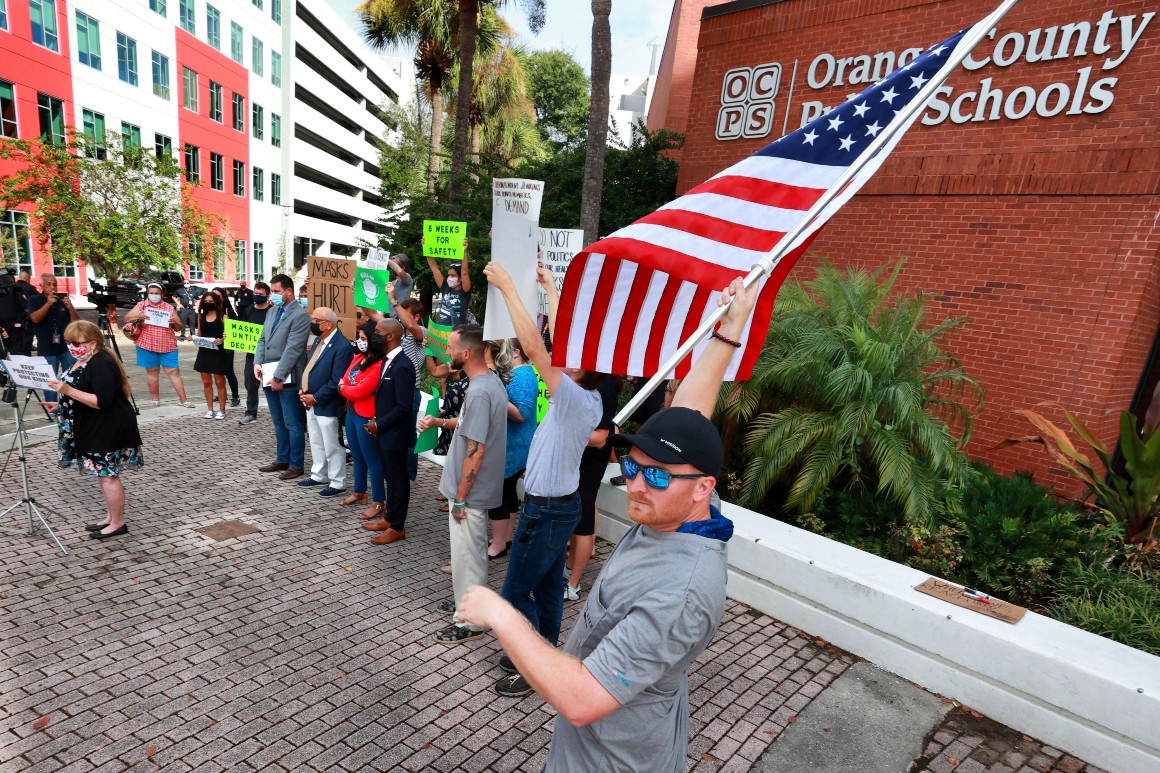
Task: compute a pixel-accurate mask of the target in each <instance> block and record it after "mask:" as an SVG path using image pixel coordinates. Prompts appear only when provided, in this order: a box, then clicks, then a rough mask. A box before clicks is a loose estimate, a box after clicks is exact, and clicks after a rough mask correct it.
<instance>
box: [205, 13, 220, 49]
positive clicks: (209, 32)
mask: <svg viewBox="0 0 1160 773" xmlns="http://www.w3.org/2000/svg"><path fill="white" fill-rule="evenodd" d="M205 42H206V43H209V44H210V45H211V46H213V47H214V48H216V49H217V50H218V51H221V50H222V14H221V11H219V10H218V9H216V8H214V7H213V6H212V5H207V6H206V7H205Z"/></svg>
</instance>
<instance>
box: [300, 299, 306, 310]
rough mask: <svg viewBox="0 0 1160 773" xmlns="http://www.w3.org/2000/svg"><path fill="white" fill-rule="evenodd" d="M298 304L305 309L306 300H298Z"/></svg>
mask: <svg viewBox="0 0 1160 773" xmlns="http://www.w3.org/2000/svg"><path fill="white" fill-rule="evenodd" d="M298 302H299V303H301V304H302V308H306V299H305V298H299V299H298Z"/></svg>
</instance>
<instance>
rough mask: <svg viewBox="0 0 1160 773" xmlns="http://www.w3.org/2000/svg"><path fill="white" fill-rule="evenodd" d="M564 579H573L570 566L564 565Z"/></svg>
mask: <svg viewBox="0 0 1160 773" xmlns="http://www.w3.org/2000/svg"><path fill="white" fill-rule="evenodd" d="M564 579H565V580H571V579H572V570H571V569H569V568H568V567H566V566H565V567H564Z"/></svg>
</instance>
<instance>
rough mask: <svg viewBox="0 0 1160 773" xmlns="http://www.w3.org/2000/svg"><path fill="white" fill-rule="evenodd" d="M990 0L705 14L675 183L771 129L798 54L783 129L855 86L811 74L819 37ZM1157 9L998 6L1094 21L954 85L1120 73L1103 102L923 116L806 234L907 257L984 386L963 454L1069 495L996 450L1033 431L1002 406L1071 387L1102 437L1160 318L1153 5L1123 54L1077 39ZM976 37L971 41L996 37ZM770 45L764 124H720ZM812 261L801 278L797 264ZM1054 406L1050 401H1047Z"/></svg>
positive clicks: (934, 311) (1146, 5) (834, 251)
mask: <svg viewBox="0 0 1160 773" xmlns="http://www.w3.org/2000/svg"><path fill="white" fill-rule="evenodd" d="M992 5H993V4H992V2H990V0H988V1H987V2H974V1H972V0H948V1H946V2H928V1H925V0H874V1H871V0H829V1H828V2H821V1H820V0H785V1H784V2H780V3H773V4H770V5H766V6H761V7H757V8H753V9H749V10H745V11H738V12H736V13H730V14H726V15H723V16H719V17H715V18H710V19H706V20H705V21H704V22H703V23H702V25H701V35H700V41H699V47H698V57H697V70H696V77H695V79H694V83H693V88H692V91H691V104H692V105H693V109H692V110H691V115H692V116H697V118H695V119H693V120H691V121H690V123H689V126H688V128H687V136H688V142H687V144H686V147H685V151H684V158H683V162H682V166H681V173H680V181H679V184H678V188H679V190H680V191H684V190H687V189H688V188H690V187H692V186H693V185H696V184H697V183H699V182H701V181H702V180H704V179H705V178H707V177H709V176H710V175H712V174H714V173H716V172H718V171H720V170H721V169H722V168H724V167H726V166H728V165H729V164H731V163H734V162H735V161H737V160H739V159H740V158H742V157H744V156H745V155H747V154H749V153H752V152H753V151H754V150H757V149H758V148H760V147H762V146H763V145H764V144H766V143H768V142H769V141H772V140H773V139H774V138H776V136H778V135H779V134H780V128H781V118H782V116H784V114H785V103H786V94H787V91H788V88H787V87H788V83H789V79H790V75H791V71H792V69H793V62H794V60H795V59H797V60H798V61H799V65H798V67H799V74H798V79H797V83H796V88H795V93H794V106H793V107H791V109H790V110H791V112H790V115H791V118H790V124H789V131H792V130H793V129H795V128H797V126H798V115H799V114H800V113H799V110H800V104H801V101H802V100H805V99H820V100H822V101H824V102H825V103H826V104H828V105H833V104H836V103H837V102H839V101H841V100H843V99H845V97H846V95H847V94H848V93H851V92H853V91H856V90H859V89H860V88H862V87H861V86H859V87H850V86H845V87H838V88H831V89H829V90H823V91H815V90H813V89H811V88H809V87H808V85H807V84H806V82H805V77H804V71H805V69H806V68H808V67H809V64H810V62H811V61H812V60H813V59H814V57H815V56H817V55H818V54H819V53H822V52H829V53H831V54H833V55H834V56H835V57H844V56H856V55H859V54H871V55H873V54H874V53H876V52H878V51H885V50H893V51H901V50H902V49H904V48H907V47H912V46H913V47H922V48H925V47H927V46H930V45H932V44H934V43H936V42H938V41H939V40H942V39H944V38H946V37H947V36H949V35H950V34H951V33H953V32H954V31H956V30H958V29H960V28H962V27H965V26H967V25H969V24H971V23H973V22H975V21H976V20H977V19H979V18H981V17H982V16H983V15H984V14H985V13H986V12H988V11H989V10H990V9H991V7H992ZM1108 9H1111V10H1112V11H1114V12H1115V14H1116V15H1117V16H1118V17H1123V16H1127V15H1132V14H1134V15H1135V16H1136V20H1135V23H1136V24H1137V25H1138V24H1139V23H1140V21H1141V16H1142V14H1144V13H1147V12H1149V11H1152V10H1156V6H1155V3H1154V2H1145V1H1144V0H1127V1H1125V2H1113V3H1106V2H1091V1H1090V0H1058V2H1054V3H1023V4H1020V5H1018V6H1016V8H1015V9H1014V10H1013V11H1012V12H1011V13H1010V14H1009V15H1008V17H1007V18H1006V19H1005V20H1004V21H1003V22H1002V23H1001V24H1000V26H999V31H998V34H997V35H996V38H995V40H998V39H1000V38H1002V37H1003V36H1004V35H1006V34H1007V33H1010V32H1022V33H1027V32H1028V31H1029V30H1032V29H1035V28H1045V27H1049V26H1052V25H1056V24H1059V25H1062V24H1067V23H1072V22H1078V21H1088V22H1090V23H1091V24H1092V25H1093V32H1092V38H1093V41H1089V52H1088V54H1087V55H1086V56H1083V57H1075V58H1065V59H1058V60H1053V61H1041V62H1036V63H1028V62H1025V61H1019V62H1017V63H1015V64H1012V65H1011V66H1008V67H998V66H996V65H995V64H994V63H991V64H988V65H987V66H985V67H983V68H982V69H979V70H976V71H966V70H962V69H960V70H958V71H957V72H956V73H955V74H954V75H953V76H952V77H951V79H950V81H948V84H947V85H949V86H951V87H953V88H954V89H955V92H954V95H952V98H953V97H954V96H957V95H958V94H961V93H963V92H964V91H971V90H978V88H979V82H980V80H982V79H983V78H991V79H992V81H993V82H992V88H998V89H1003V90H1004V91H1005V92H1008V93H1009V92H1010V91H1011V90H1013V89H1015V88H1017V87H1019V86H1022V85H1029V86H1031V87H1033V88H1035V89H1036V90H1037V91H1039V90H1042V89H1043V88H1044V87H1045V86H1046V85H1047V84H1050V83H1055V82H1062V83H1065V84H1069V85H1074V84H1075V83H1076V81H1077V79H1078V77H1079V76H1077V74H1076V71H1077V70H1079V69H1080V68H1083V67H1088V66H1092V67H1093V70H1092V74H1091V77H1090V81H1095V80H1098V79H1100V78H1104V77H1115V78H1117V82H1116V83H1115V85H1114V86H1113V87H1111V88H1112V90H1113V92H1114V95H1115V98H1114V102H1113V103H1112V105H1111V106H1110V108H1108V109H1107V110H1106V111H1104V112H1102V113H1099V114H1097V115H1087V114H1085V115H1079V116H1068V115H1064V114H1060V115H1057V116H1055V117H1052V118H1041V117H1039V116H1037V115H1035V113H1032V114H1031V115H1030V116H1028V117H1026V118H1023V119H1021V120H1011V119H1008V118H1000V119H999V120H996V121H982V122H969V123H965V124H953V123H951V122H950V121H949V120H947V121H945V122H943V123H941V124H939V125H936V126H923V125H921V124H919V125H916V126H915V128H914V129H912V130H911V132H910V134H909V135H908V136H907V137H906V138H905V139H904V140H903V142H902V143H901V144H900V145H899V147H898V149H897V150H896V151H895V153H894V155H893V156H892V157H891V159H890V160H889V161H888V162H887V163H886V164H885V165H884V166H883V168H882V170H881V171H880V172H879V174H878V176H877V177H876V178H875V179H874V180H873V181H872V182H871V183H870V184H869V185H868V186H867V187H866V188H864V189H863V191H862V193H860V194H859V195H858V197H856V198H855V200H854V201H853V202H851V203H850V204H849V205H847V206H846V207H845V208H844V209H843V211H842V212H841V213H840V214H839V215H838V216H837V217H836V218H835V219H834V220H833V221H832V222H831V224H830V225H829V226H828V227H827V228H826V230H825V231H824V232H823V234H822V235H821V237H819V239H818V240H817V241H816V242H815V245H814V246H815V249H816V250H817V252H819V253H821V254H823V255H825V256H826V257H827V258H829V259H830V260H832V261H833V262H835V263H837V264H838V265H843V266H844V265H854V264H860V265H867V266H877V265H881V264H882V263H884V262H887V261H891V260H894V259H896V258H897V257H899V256H900V255H907V256H909V261H908V263H907V267H906V269H905V271H904V273H903V275H902V278H901V284H902V286H903V288H905V289H908V290H912V291H913V290H920V291H923V292H928V293H930V294H932V296H933V299H932V303H931V306H930V311H931V316H932V317H933V318H934V319H942V318H944V317H945V316H948V315H955V316H967V317H970V318H971V319H972V320H973V322H972V323H971V324H970V325H969V326H967V327H965V328H962V329H960V330H959V331H958V332H956V333H955V334H954V335H953V336H952V337H951V338H950V339H948V346H949V349H950V350H951V352H952V353H953V354H954V355H955V356H957V357H959V358H960V359H961V361H962V362H963V364H964V366H965V367H966V369H967V371H968V372H969V373H970V374H972V375H973V376H975V377H976V378H977V379H978V380H979V382H980V383H981V384H982V385H983V386H984V387H985V388H986V408H985V411H984V413H983V415H982V416H981V417H980V419H979V420H978V422H977V424H976V429H975V435H974V440H973V441H972V443H971V445H970V448H969V450H970V452H971V453H972V455H974V456H977V457H980V458H983V459H985V460H986V461H988V462H989V463H991V464H993V465H995V466H996V467H997V468H998V469H1000V470H1002V471H1004V472H1009V471H1011V470H1013V469H1031V470H1035V471H1036V473H1037V476H1038V477H1039V478H1040V479H1042V480H1046V481H1047V482H1048V483H1051V484H1054V485H1056V486H1057V487H1059V488H1061V489H1064V490H1067V491H1069V492H1072V493H1077V491H1078V490H1077V488H1076V487H1075V486H1074V485H1073V484H1072V483H1071V480H1070V479H1069V478H1068V477H1067V476H1066V475H1065V474H1064V473H1063V472H1062V471H1060V470H1052V469H1049V468H1048V465H1047V464H1046V457H1045V455H1044V453H1043V451H1042V450H1041V449H1039V448H1038V447H1036V446H1031V445H1025V446H1019V447H1016V448H1013V449H1006V450H1001V451H996V450H991V449H992V447H993V446H994V445H995V444H997V443H998V442H999V441H1001V440H1003V439H1004V438H1008V437H1013V436H1020V435H1025V434H1029V433H1030V429H1031V428H1030V425H1029V424H1028V423H1027V422H1026V421H1025V420H1024V419H1023V418H1022V417H1020V416H1018V415H1016V414H1015V411H1017V410H1019V409H1022V408H1030V407H1033V406H1034V405H1035V404H1036V403H1039V402H1042V401H1046V400H1049V401H1056V402H1060V403H1063V404H1065V405H1066V406H1068V407H1069V408H1070V409H1071V410H1072V411H1074V412H1076V413H1078V414H1079V415H1080V416H1081V417H1082V418H1083V419H1084V420H1085V421H1088V422H1090V423H1091V424H1092V425H1093V426H1094V427H1095V428H1096V430H1097V432H1098V434H1099V435H1100V437H1102V438H1106V439H1108V440H1109V441H1111V440H1112V439H1113V438H1114V435H1115V433H1116V422H1117V415H1118V412H1119V411H1120V410H1123V409H1125V408H1127V407H1128V403H1129V402H1130V400H1131V398H1132V394H1133V392H1134V390H1135V388H1136V385H1137V383H1138V381H1139V379H1140V376H1141V370H1142V368H1143V366H1144V361H1145V358H1146V356H1147V353H1148V348H1149V346H1150V345H1151V343H1152V339H1153V337H1154V336H1155V335H1156V332H1157V328H1158V325H1160V207H1158V204H1160V200H1158V197H1157V194H1158V193H1160V149H1158V148H1157V139H1156V131H1157V127H1160V102H1158V100H1157V95H1158V93H1160V74H1158V73H1160V16H1157V17H1155V18H1153V19H1152V20H1151V21H1150V22H1149V24H1148V25H1147V26H1146V27H1145V28H1144V32H1143V34H1142V35H1141V37H1140V39H1139V40H1138V41H1137V43H1136V45H1135V48H1134V49H1133V51H1132V53H1131V55H1130V56H1128V58H1127V59H1125V60H1124V61H1123V62H1122V63H1121V64H1120V65H1119V66H1118V67H1115V68H1113V69H1109V70H1102V69H1101V67H1102V64H1103V62H1104V60H1105V59H1106V58H1108V57H1115V56H1116V55H1117V54H1118V52H1119V43H1118V41H1119V35H1118V32H1119V25H1118V24H1117V25H1116V26H1115V27H1112V28H1111V31H1112V32H1113V33H1114V37H1113V39H1114V40H1115V46H1114V50H1113V51H1111V52H1109V53H1105V54H1101V55H1096V54H1092V53H1091V52H1090V47H1091V43H1092V42H1094V35H1095V30H1094V27H1095V25H1096V22H1097V21H1098V20H1099V19H1100V17H1101V15H1102V14H1103V13H1104V12H1105V11H1107V10H1108ZM995 40H984V42H983V43H982V44H980V46H979V47H978V48H977V49H976V52H975V56H976V57H977V58H982V56H984V55H986V54H990V53H991V52H992V50H993V49H994V47H995ZM771 61H778V62H781V63H782V66H783V76H782V78H783V80H782V88H781V92H780V94H779V96H778V98H777V100H776V107H777V116H778V118H777V120H776V129H775V131H773V132H772V133H771V134H770V136H769V137H767V138H765V139H762V140H736V141H725V142H722V141H718V140H717V139H716V138H715V136H714V131H715V119H716V114H717V108H718V107H719V105H720V90H721V81H722V77H723V75H724V73H725V71H726V70H728V69H730V68H734V67H740V66H752V65H756V64H761V63H765V62H771ZM815 265H816V263H815V262H814V261H813V260H811V259H807V260H805V261H803V262H802V263H801V264H800V265H799V267H798V268H797V269H795V272H794V273H795V276H797V277H809V276H810V275H811V274H812V270H813V268H814V266H815ZM1048 413H1049V415H1050V416H1051V417H1052V418H1060V419H1061V418H1062V417H1061V416H1060V415H1059V413H1058V411H1054V410H1048Z"/></svg>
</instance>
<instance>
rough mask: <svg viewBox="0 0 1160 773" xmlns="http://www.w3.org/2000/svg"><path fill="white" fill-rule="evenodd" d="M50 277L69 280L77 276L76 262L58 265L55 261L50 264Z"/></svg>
mask: <svg viewBox="0 0 1160 773" xmlns="http://www.w3.org/2000/svg"><path fill="white" fill-rule="evenodd" d="M52 275H53V276H55V277H59V278H61V279H71V278H74V277H75V276H76V275H77V264H76V261H75V260H74V261H71V262H69V263H65V264H63V265H62V264H60V263H57V262H56V261H55V260H54V261H53V262H52Z"/></svg>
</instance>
